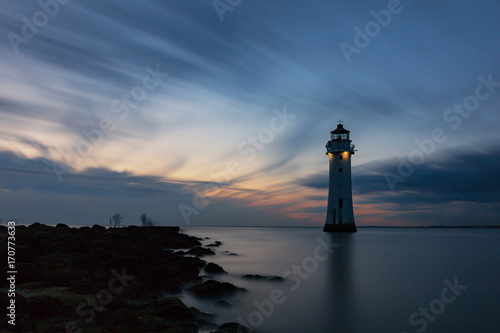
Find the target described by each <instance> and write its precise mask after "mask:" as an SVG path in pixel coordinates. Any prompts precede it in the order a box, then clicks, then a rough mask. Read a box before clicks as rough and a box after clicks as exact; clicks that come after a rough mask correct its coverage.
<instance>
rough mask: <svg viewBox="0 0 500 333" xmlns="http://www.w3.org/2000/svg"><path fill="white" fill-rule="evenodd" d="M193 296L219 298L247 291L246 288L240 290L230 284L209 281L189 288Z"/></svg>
mask: <svg viewBox="0 0 500 333" xmlns="http://www.w3.org/2000/svg"><path fill="white" fill-rule="evenodd" d="M189 291H191V292H192V293H193V294H195V295H196V296H198V297H205V298H218V297H221V296H227V295H232V294H234V293H236V292H238V291H247V290H246V289H244V288H238V287H236V286H235V285H233V284H231V283H229V282H219V281H215V280H208V281H205V282H203V283H200V284H197V285H194V286H192V287H191V288H189Z"/></svg>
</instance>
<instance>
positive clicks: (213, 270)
mask: <svg viewBox="0 0 500 333" xmlns="http://www.w3.org/2000/svg"><path fill="white" fill-rule="evenodd" d="M205 272H207V273H210V274H224V273H227V272H226V271H225V270H224V269H223V268H222V267H221V266H219V265H217V264H214V263H213V262H209V263H208V264H207V266H205Z"/></svg>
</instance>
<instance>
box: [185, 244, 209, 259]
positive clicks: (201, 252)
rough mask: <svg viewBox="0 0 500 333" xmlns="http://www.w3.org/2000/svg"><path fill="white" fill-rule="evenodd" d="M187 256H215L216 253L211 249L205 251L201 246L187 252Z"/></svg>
mask: <svg viewBox="0 0 500 333" xmlns="http://www.w3.org/2000/svg"><path fill="white" fill-rule="evenodd" d="M186 254H192V255H195V256H198V257H200V256H203V255H214V254H215V252H214V251H213V250H210V249H205V248H204V247H201V246H195V247H193V248H192V249H191V250H189V251H187V252H186Z"/></svg>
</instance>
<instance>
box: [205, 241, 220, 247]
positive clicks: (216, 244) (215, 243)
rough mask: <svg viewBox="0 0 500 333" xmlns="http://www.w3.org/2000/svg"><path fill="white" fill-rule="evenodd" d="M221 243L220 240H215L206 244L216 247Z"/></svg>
mask: <svg viewBox="0 0 500 333" xmlns="http://www.w3.org/2000/svg"><path fill="white" fill-rule="evenodd" d="M221 245H222V243H221V242H219V241H215V242H213V243H210V244H208V245H207V246H209V247H218V246H221Z"/></svg>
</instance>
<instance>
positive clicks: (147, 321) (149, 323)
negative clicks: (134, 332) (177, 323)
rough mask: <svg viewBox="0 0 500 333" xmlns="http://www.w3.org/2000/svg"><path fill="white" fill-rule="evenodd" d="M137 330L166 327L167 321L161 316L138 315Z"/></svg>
mask: <svg viewBox="0 0 500 333" xmlns="http://www.w3.org/2000/svg"><path fill="white" fill-rule="evenodd" d="M137 320H138V321H139V326H138V327H139V329H138V331H139V332H156V331H161V330H163V329H166V328H167V323H166V322H165V320H163V319H162V318H161V317H158V316H153V315H142V316H138V317H137Z"/></svg>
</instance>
